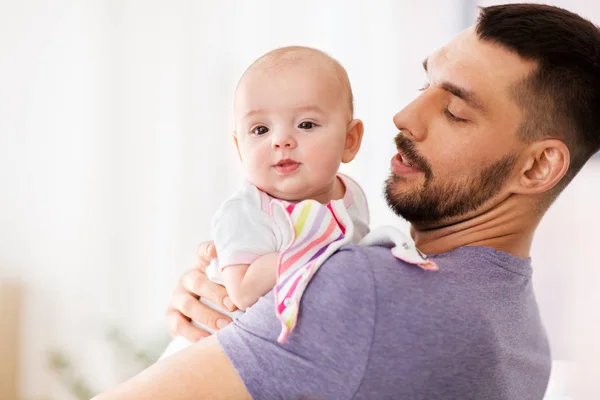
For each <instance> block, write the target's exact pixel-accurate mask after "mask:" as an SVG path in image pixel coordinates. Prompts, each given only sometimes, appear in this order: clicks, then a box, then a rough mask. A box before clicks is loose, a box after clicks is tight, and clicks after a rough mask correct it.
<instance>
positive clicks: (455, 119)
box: [444, 107, 468, 122]
mask: <svg viewBox="0 0 600 400" xmlns="http://www.w3.org/2000/svg"><path fill="white" fill-rule="evenodd" d="M444 115H446V117H447V118H448V119H449V120H451V121H454V122H468V120H466V119H464V118H460V117H457V116H456V115H454V114H452V113H451V112H450V110H448V107H446V108H444Z"/></svg>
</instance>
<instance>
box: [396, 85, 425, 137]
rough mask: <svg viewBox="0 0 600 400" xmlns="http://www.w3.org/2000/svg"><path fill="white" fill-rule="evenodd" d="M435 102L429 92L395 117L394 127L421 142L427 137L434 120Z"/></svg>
mask: <svg viewBox="0 0 600 400" xmlns="http://www.w3.org/2000/svg"><path fill="white" fill-rule="evenodd" d="M433 104H434V100H433V98H431V96H429V95H428V93H427V92H425V93H422V94H421V95H420V96H419V97H417V98H416V99H414V100H413V101H412V102H410V103H409V104H408V105H407V106H406V107H404V108H403V109H402V110H400V111H398V112H397V113H396V115H394V125H396V128H398V130H401V131H402V133H404V135H406V136H408V137H409V138H410V139H412V140H414V141H416V142H419V141H422V140H424V139H425V138H426V137H427V130H428V127H429V124H428V122H429V121H430V120H431V118H434V114H433V109H434V105H433Z"/></svg>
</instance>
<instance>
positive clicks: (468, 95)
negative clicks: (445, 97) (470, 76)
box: [441, 82, 485, 112]
mask: <svg viewBox="0 0 600 400" xmlns="http://www.w3.org/2000/svg"><path fill="white" fill-rule="evenodd" d="M441 87H442V89H443V90H445V91H446V92H448V93H450V94H452V95H454V96H456V97H458V98H459V99H462V100H463V101H464V102H465V103H467V104H468V105H469V106H471V107H473V108H476V109H478V110H479V111H481V112H485V107H484V106H483V102H482V101H481V100H480V99H479V97H477V95H476V94H475V93H473V92H471V91H469V90H467V89H465V88H461V87H460V86H456V85H455V84H453V83H450V82H442V84H441Z"/></svg>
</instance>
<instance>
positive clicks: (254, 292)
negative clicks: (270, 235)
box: [222, 253, 279, 311]
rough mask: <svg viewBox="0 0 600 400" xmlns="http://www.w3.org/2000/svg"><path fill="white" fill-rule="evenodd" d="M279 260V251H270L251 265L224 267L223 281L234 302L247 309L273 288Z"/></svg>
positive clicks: (241, 308) (243, 309) (242, 308)
mask: <svg viewBox="0 0 600 400" xmlns="http://www.w3.org/2000/svg"><path fill="white" fill-rule="evenodd" d="M278 260H279V253H269V254H265V255H263V256H261V257H260V258H258V259H257V260H256V261H254V262H253V263H252V264H250V265H247V264H238V265H230V266H228V267H226V268H224V269H223V271H222V274H223V281H224V283H225V288H227V293H228V294H229V297H230V298H231V301H233V304H235V305H236V306H237V307H238V308H239V309H240V310H242V311H245V310H246V308H248V307H250V306H251V305H253V304H254V303H256V302H257V301H258V299H259V298H260V297H261V296H263V295H264V294H266V293H268V292H269V291H270V290H271V289H273V286H275V283H276V272H277V261H278Z"/></svg>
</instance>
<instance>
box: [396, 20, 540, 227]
mask: <svg viewBox="0 0 600 400" xmlns="http://www.w3.org/2000/svg"><path fill="white" fill-rule="evenodd" d="M424 67H425V69H426V76H427V78H426V83H425V86H424V88H423V90H422V93H421V94H420V95H419V96H418V97H417V98H416V99H415V100H414V101H413V102H412V103H410V104H409V105H408V106H406V107H405V108H404V109H403V110H401V111H400V112H398V113H397V114H396V115H395V116H394V124H395V125H396V127H397V128H398V129H399V130H400V133H399V134H398V135H397V136H396V138H395V142H396V146H397V148H398V155H397V156H395V157H394V158H393V159H392V174H391V176H390V177H389V178H388V180H387V181H386V187H385V195H386V199H387V201H388V204H389V205H390V207H391V208H392V209H393V210H394V211H395V212H396V213H397V214H398V215H400V216H402V217H404V218H405V219H406V220H408V221H409V222H411V223H412V224H413V225H417V226H421V227H423V228H432V227H438V226H441V225H446V224H451V223H456V222H459V221H460V220H462V219H465V218H469V217H472V216H475V215H477V214H479V213H481V212H483V211H485V210H487V209H490V208H492V207H493V206H494V205H496V204H498V202H500V201H502V200H503V199H505V198H506V197H508V196H509V195H510V192H509V190H508V189H507V187H508V185H507V183H508V182H509V181H510V180H511V179H515V178H516V175H517V174H515V173H514V172H515V171H513V170H514V169H515V168H514V167H515V164H516V162H517V160H518V157H519V152H520V150H521V149H522V148H523V146H524V143H523V142H522V141H521V140H520V139H519V138H518V137H517V131H518V127H519V124H520V122H521V119H522V117H523V116H522V110H521V108H520V107H519V106H518V105H517V104H516V102H515V100H514V98H513V95H512V92H511V91H512V90H513V88H514V86H515V85H516V84H517V83H518V82H520V81H521V80H523V79H524V78H526V77H527V76H528V74H529V73H530V72H532V71H533V69H534V67H535V64H534V63H531V62H527V61H524V60H522V59H521V58H520V57H519V56H518V55H516V54H514V53H511V52H509V51H508V50H506V49H504V48H503V47H500V46H498V45H495V44H492V43H488V42H483V41H481V40H479V39H478V38H477V36H476V34H475V30H474V29H473V28H469V29H467V30H465V31H463V32H462V33H460V34H459V35H458V36H457V37H456V38H455V39H454V40H453V41H452V42H450V43H449V44H448V45H446V46H445V47H443V48H442V49H440V50H438V51H436V52H435V53H433V54H432V55H431V56H430V57H428V59H427V60H426V62H425V63H424Z"/></svg>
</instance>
